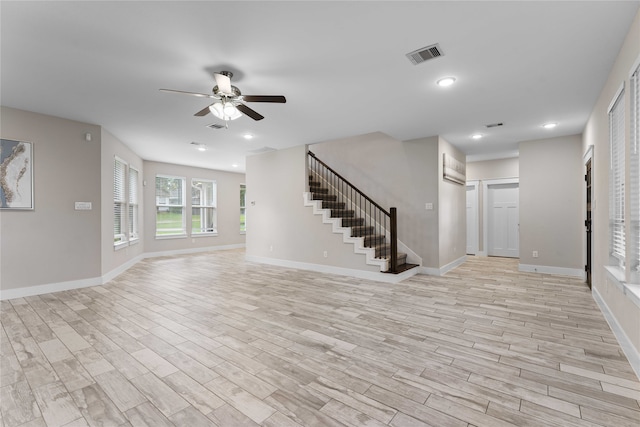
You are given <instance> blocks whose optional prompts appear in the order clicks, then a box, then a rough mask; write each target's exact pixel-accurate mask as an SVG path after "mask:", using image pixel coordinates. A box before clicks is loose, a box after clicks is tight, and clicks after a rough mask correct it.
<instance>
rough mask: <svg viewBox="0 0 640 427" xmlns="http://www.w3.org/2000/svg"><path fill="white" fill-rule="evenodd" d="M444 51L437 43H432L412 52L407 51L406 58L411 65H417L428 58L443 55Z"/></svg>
mask: <svg viewBox="0 0 640 427" xmlns="http://www.w3.org/2000/svg"><path fill="white" fill-rule="evenodd" d="M443 55H444V52H443V51H442V49H440V45H439V44H438V43H436V44H432V45H431V46H427V47H423V48H420V49H418V50H414V51H413V52H410V53H407V58H409V61H411V63H412V64H413V65H418V64H421V63H423V62H424V61H428V60H429V59H433V58H437V57H439V56H443Z"/></svg>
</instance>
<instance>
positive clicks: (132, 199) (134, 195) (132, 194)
mask: <svg viewBox="0 0 640 427" xmlns="http://www.w3.org/2000/svg"><path fill="white" fill-rule="evenodd" d="M128 171H129V177H128V179H127V182H128V184H129V187H128V193H129V194H128V197H127V200H128V206H127V214H128V216H127V220H128V222H129V224H128V227H127V230H128V233H129V243H135V242H138V241H139V239H140V197H139V191H138V188H139V183H140V171H138V169H136V168H134V167H132V166H131V165H130V166H129V170H128ZM134 172H135V173H134ZM134 177H135V178H134Z"/></svg>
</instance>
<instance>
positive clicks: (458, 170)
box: [442, 153, 467, 185]
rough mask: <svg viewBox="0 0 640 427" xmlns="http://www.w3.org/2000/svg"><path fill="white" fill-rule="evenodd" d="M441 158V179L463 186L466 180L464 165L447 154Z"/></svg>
mask: <svg viewBox="0 0 640 427" xmlns="http://www.w3.org/2000/svg"><path fill="white" fill-rule="evenodd" d="M442 157H443V159H442V175H443V176H442V177H443V178H444V179H446V180H447V181H451V182H455V183H456V184H460V185H464V184H465V182H466V180H467V171H466V169H467V168H466V166H465V164H464V163H462V162H461V161H459V160H457V159H456V158H455V157H453V156H450V155H448V154H447V153H444V155H443V156H442Z"/></svg>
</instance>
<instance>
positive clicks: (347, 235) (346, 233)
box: [302, 192, 389, 272]
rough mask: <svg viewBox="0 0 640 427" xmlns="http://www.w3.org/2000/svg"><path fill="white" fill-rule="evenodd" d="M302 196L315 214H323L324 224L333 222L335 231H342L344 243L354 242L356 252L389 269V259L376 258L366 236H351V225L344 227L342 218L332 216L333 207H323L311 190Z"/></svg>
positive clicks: (373, 263)
mask: <svg viewBox="0 0 640 427" xmlns="http://www.w3.org/2000/svg"><path fill="white" fill-rule="evenodd" d="M302 197H303V198H304V205H305V206H310V207H312V208H313V213H314V215H322V222H323V223H324V224H331V229H332V231H333V232H334V233H342V241H343V242H344V243H352V244H353V252H354V253H356V254H364V255H365V257H366V262H367V264H369V265H377V266H379V267H380V271H381V272H385V271H387V270H389V260H386V259H382V258H376V250H375V249H373V248H367V247H365V246H364V237H353V236H351V227H343V226H342V218H332V217H331V209H323V208H322V200H313V199H312V193H310V192H304V193H303V195H302Z"/></svg>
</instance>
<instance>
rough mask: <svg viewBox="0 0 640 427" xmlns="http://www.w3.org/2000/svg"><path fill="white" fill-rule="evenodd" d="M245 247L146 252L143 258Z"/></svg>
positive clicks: (213, 247) (211, 247)
mask: <svg viewBox="0 0 640 427" xmlns="http://www.w3.org/2000/svg"><path fill="white" fill-rule="evenodd" d="M244 247H246V244H244V243H237V244H234V245H222V246H206V247H203V248H190V249H177V250H175V251H158V252H146V253H145V254H144V255H143V256H144V258H157V257H161V256H174V255H189V254H196V253H199V252H210V251H226V250H229V249H241V248H244Z"/></svg>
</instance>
